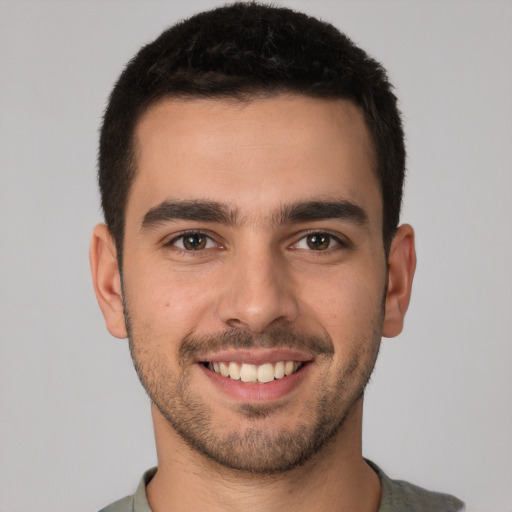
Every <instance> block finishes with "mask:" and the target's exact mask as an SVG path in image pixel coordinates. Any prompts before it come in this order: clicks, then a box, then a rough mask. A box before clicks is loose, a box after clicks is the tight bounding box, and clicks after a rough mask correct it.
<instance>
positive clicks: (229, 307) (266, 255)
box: [219, 236, 298, 332]
mask: <svg viewBox="0 0 512 512" xmlns="http://www.w3.org/2000/svg"><path fill="white" fill-rule="evenodd" d="M263 238H264V237H263V236H256V237H254V238H253V239H252V240H250V241H247V242H246V243H244V244H243V246H241V247H239V248H237V250H236V252H235V254H234V255H233V258H232V261H230V264H231V267H230V268H229V270H228V277H227V279H226V288H225V289H224V293H223V295H222V298H221V302H220V304H219V317H220V319H221V320H222V321H223V322H224V323H225V324H227V325H229V326H230V327H239V328H242V329H245V330H249V331H251V332H263V331H264V330H265V329H267V328H268V327H270V326H271V325H274V324H277V323H280V322H291V321H293V320H294V319H295V317H296V315H297V312H298V304H297V300H296V297H295V296H294V293H293V283H292V281H291V279H290V276H289V275H288V272H287V266H286V262H285V258H284V257H283V255H282V254H281V253H280V251H279V250H276V249H273V248H272V246H271V244H270V243H268V241H267V242H266V243H264V242H262V239H263Z"/></svg>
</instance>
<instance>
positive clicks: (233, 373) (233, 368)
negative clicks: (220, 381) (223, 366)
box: [229, 362, 240, 380]
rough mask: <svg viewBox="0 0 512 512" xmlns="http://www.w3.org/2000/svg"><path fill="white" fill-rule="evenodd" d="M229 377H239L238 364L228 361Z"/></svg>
mask: <svg viewBox="0 0 512 512" xmlns="http://www.w3.org/2000/svg"><path fill="white" fill-rule="evenodd" d="M229 378H230V379H233V380H238V379H239V378H240V366H238V363H235V362H231V363H229Z"/></svg>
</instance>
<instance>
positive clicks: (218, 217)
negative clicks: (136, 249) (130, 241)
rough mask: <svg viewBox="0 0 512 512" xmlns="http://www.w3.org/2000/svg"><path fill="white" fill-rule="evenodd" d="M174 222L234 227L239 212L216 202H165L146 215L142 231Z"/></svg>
mask: <svg viewBox="0 0 512 512" xmlns="http://www.w3.org/2000/svg"><path fill="white" fill-rule="evenodd" d="M174 220H192V221H198V222H213V223H218V224H226V225H229V226H233V225H235V224H236V222H237V211H236V210H233V209H232V208H230V207H228V206H226V205H224V204H222V203H218V202H216V201H197V200H196V201H163V202H162V203H160V204H159V205H158V206H155V207H154V208H151V209H150V210H149V211H148V212H147V213H146V215H144V219H143V220H142V230H147V229H150V228H153V227H156V226H158V225H160V224H163V223H165V222H172V221H174Z"/></svg>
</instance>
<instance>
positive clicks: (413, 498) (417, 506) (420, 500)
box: [367, 461, 464, 512]
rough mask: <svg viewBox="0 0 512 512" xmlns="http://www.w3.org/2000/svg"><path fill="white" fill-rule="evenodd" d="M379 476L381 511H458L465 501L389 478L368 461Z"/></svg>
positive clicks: (462, 507)
mask: <svg viewBox="0 0 512 512" xmlns="http://www.w3.org/2000/svg"><path fill="white" fill-rule="evenodd" d="M367 462H368V464H369V465H370V466H371V467H372V469H373V470H374V471H375V472H376V473H377V475H378V476H379V479H380V482H381V486H382V494H381V503H380V507H379V512H409V511H411V510H414V511H415V512H458V511H462V510H464V503H463V502H462V501H461V500H459V499H458V498H456V497H455V496H451V495H450V494H443V493H440V492H434V491H428V490H427V489H423V488H421V487H418V486H417V485H414V484H411V483H409V482H404V481H403V480H393V479H391V478H389V477H388V476H387V475H386V474H385V473H384V472H383V471H382V470H381V469H380V468H379V467H378V466H377V465H375V464H374V463H372V462H370V461H367Z"/></svg>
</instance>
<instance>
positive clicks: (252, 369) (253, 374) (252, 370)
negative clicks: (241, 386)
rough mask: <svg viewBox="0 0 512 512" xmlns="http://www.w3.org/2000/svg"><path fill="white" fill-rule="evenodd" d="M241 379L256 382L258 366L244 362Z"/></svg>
mask: <svg viewBox="0 0 512 512" xmlns="http://www.w3.org/2000/svg"><path fill="white" fill-rule="evenodd" d="M240 380H241V381H242V382H256V381H257V380H258V367H257V366H255V365H253V364H245V363H243V364H242V368H240Z"/></svg>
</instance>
